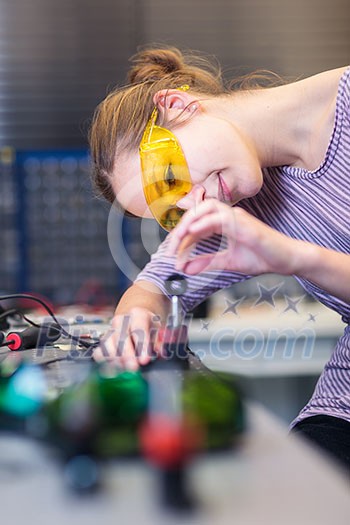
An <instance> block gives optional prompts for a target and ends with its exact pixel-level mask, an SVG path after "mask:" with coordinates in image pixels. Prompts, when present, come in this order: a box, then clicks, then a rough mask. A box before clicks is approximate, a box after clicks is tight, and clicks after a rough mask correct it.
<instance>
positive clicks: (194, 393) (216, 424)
mask: <svg viewBox="0 0 350 525" xmlns="http://www.w3.org/2000/svg"><path fill="white" fill-rule="evenodd" d="M182 401H183V411H184V413H185V414H186V415H187V416H192V417H193V418H195V419H196V420H197V421H198V422H199V424H200V425H201V426H202V428H203V429H204V431H205V446H206V448H208V449H219V448H223V447H229V446H232V445H233V444H234V441H235V439H236V438H237V436H238V435H239V434H240V433H241V432H242V431H243V427H244V421H243V406H242V401H241V396H240V393H239V391H238V390H237V387H236V385H235V382H234V379H233V377H232V376H231V375H230V374H224V373H221V374H218V373H216V374H215V375H214V374H212V373H210V372H209V373H208V374H206V375H204V374H202V373H201V374H198V373H193V372H192V373H191V372H190V373H188V374H187V375H185V376H184V380H183V388H182Z"/></svg>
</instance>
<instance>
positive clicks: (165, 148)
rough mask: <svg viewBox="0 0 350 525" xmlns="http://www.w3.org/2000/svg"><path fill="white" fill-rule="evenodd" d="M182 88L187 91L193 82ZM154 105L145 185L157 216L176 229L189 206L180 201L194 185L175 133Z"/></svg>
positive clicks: (143, 154) (145, 141)
mask: <svg viewBox="0 0 350 525" xmlns="http://www.w3.org/2000/svg"><path fill="white" fill-rule="evenodd" d="M179 89H181V90H183V91H186V90H187V89H189V86H187V85H186V86H181V87H180V88H179ZM157 117H158V109H157V107H155V108H154V110H153V112H152V115H151V117H150V119H149V121H148V122H147V125H146V128H145V131H144V133H143V136H142V139H141V142H140V148H139V153H140V160H141V172H142V185H143V192H144V194H145V198H146V202H147V204H148V206H149V209H150V210H151V213H152V215H153V217H154V218H155V219H156V220H157V222H158V223H159V224H160V225H161V226H162V227H163V228H164V229H165V230H167V231H170V230H171V229H173V228H174V227H175V226H176V225H177V223H178V222H179V220H180V219H181V217H182V215H183V214H184V211H185V210H182V209H180V208H178V207H177V205H176V203H177V201H179V200H180V199H181V198H182V197H184V196H185V195H186V194H187V193H189V191H191V188H192V182H191V177H190V172H189V169H188V166H187V162H186V159H185V155H184V153H183V151H182V149H181V146H180V144H179V142H178V140H177V138H176V137H175V135H174V134H173V133H172V132H171V131H169V130H168V129H166V128H162V127H161V126H157V125H156V121H157Z"/></svg>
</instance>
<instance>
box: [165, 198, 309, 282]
mask: <svg viewBox="0 0 350 525" xmlns="http://www.w3.org/2000/svg"><path fill="white" fill-rule="evenodd" d="M213 234H222V235H224V236H225V237H226V238H227V248H226V249H225V250H222V251H219V252H215V253H209V254H204V255H197V256H191V251H192V250H193V247H194V245H195V243H197V242H198V241H200V240H201V239H205V238H208V237H210V236H211V235H213ZM301 242H302V241H298V240H295V239H291V238H289V237H287V236H286V235H283V234H282V233H279V232H277V231H276V230H274V229H272V228H270V227H269V226H267V225H266V224H264V223H263V222H261V221H260V220H258V219H256V218H255V217H253V216H252V215H250V214H249V213H247V212H246V211H245V210H243V209H242V208H240V207H238V206H235V207H233V208H232V207H230V206H228V205H227V204H224V203H222V202H220V201H218V200H216V199H208V200H205V201H203V202H201V203H200V204H198V205H197V206H196V207H195V208H194V209H191V210H189V211H187V212H186V213H185V215H184V216H183V218H182V219H181V222H180V223H179V225H178V226H177V227H176V228H175V229H174V230H173V231H172V232H171V234H170V239H169V248H168V255H177V263H176V269H177V270H179V271H183V272H185V273H187V274H197V273H199V272H202V271H208V270H232V271H237V272H242V273H245V274H247V275H258V274H263V273H279V274H283V275H291V274H294V273H296V270H297V261H298V251H299V250H300V244H301Z"/></svg>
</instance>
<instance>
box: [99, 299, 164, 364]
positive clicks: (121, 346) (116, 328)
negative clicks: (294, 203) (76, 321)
mask: <svg viewBox="0 0 350 525" xmlns="http://www.w3.org/2000/svg"><path fill="white" fill-rule="evenodd" d="M134 310H135V311H133V310H132V311H131V312H130V314H128V315H124V316H121V315H118V316H115V317H114V319H113V321H112V326H111V329H110V330H109V331H108V332H107V334H106V335H105V337H104V338H103V339H102V340H101V343H100V345H99V347H98V348H96V349H95V351H94V354H93V357H94V359H95V360H96V361H110V362H113V363H114V364H116V365H117V366H120V367H122V368H127V369H128V370H136V369H137V368H138V367H139V364H147V363H148V362H149V361H150V359H151V357H152V353H153V351H154V345H153V341H154V339H155V335H156V331H157V329H158V328H159V327H158V326H156V324H155V323H154V320H155V319H157V320H158V319H159V318H157V317H156V316H155V315H154V314H153V313H152V312H149V311H147V310H144V309H140V308H137V309H134Z"/></svg>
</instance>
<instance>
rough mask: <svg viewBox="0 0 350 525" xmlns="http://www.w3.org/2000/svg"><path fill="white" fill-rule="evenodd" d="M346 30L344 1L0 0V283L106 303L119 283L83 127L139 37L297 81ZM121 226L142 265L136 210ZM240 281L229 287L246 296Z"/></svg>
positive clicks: (118, 80)
mask: <svg viewBox="0 0 350 525" xmlns="http://www.w3.org/2000/svg"><path fill="white" fill-rule="evenodd" d="M349 27H350V9H349V4H348V1H347V0H308V1H307V2H305V1H302V0H294V2H290V1H289V0H230V1H228V0H217V1H216V2H212V1H208V0H186V2H185V1H183V0H178V1H177V2H171V1H168V0H165V1H164V0H162V1H160V0H60V1H59V2H58V1H56V0H31V1H30V2H27V1H25V0H11V1H8V0H0V182H1V186H0V190H1V191H0V221H1V228H0V241H1V255H0V261H1V271H0V290H1V291H2V292H16V291H30V292H35V293H41V294H43V295H45V296H46V297H48V298H50V299H51V300H52V301H53V302H54V303H57V304H67V303H74V302H77V301H78V302H79V301H80V300H81V301H83V302H84V301H85V302H86V301H87V302H89V301H92V302H97V303H98V302H100V303H104V302H110V303H112V302H115V300H116V299H117V298H118V297H119V295H120V294H121V293H122V291H123V290H124V289H125V287H126V286H127V285H128V283H129V280H128V277H130V276H127V277H126V276H125V275H124V273H123V272H122V271H121V270H120V269H119V268H118V267H117V265H116V263H115V261H114V259H113V256H112V255H111V252H110V248H109V246H108V241H107V219H108V213H109V209H110V208H109V205H107V204H105V203H104V202H102V201H101V200H99V199H97V198H96V197H95V196H94V194H93V190H92V188H91V184H90V179H89V176H90V173H89V172H90V165H89V158H88V152H87V139H86V137H87V129H88V126H89V122H90V119H91V116H92V113H93V110H94V108H95V107H96V105H97V104H98V103H99V101H101V100H102V99H103V98H104V97H105V95H106V93H107V92H108V90H109V89H110V88H111V87H113V86H115V85H117V84H122V83H123V82H124V80H125V75H126V71H127V69H128V59H129V57H130V56H131V55H132V54H133V53H135V51H136V49H137V47H138V46H139V45H142V44H146V43H152V42H158V43H166V44H172V45H176V46H179V47H181V48H186V49H194V50H198V51H200V52H203V53H208V54H210V55H214V56H216V57H217V58H218V59H219V61H220V62H221V64H222V66H223V71H224V74H225V76H226V78H231V77H232V76H233V75H234V74H235V73H240V74H241V73H242V72H243V73H244V72H249V71H252V70H255V69H257V68H264V69H270V70H273V71H275V72H277V73H279V74H281V75H284V76H287V77H288V78H297V77H298V78H299V77H303V76H307V75H310V74H313V73H317V72H319V71H322V70H324V69H328V68H329V69H331V68H335V67H339V66H343V65H345V64H347V63H348V61H349V51H350V31H349ZM122 233H123V237H124V239H123V242H124V244H125V245H126V246H127V250H128V252H129V253H130V257H131V258H132V260H133V261H135V262H136V266H137V267H139V268H141V267H142V266H143V265H144V263H145V262H146V261H147V260H148V258H149V254H148V253H147V250H145V249H144V246H143V245H142V243H141V242H140V236H139V225H138V221H130V220H129V221H124V224H123V226H122ZM118 242H119V241H118ZM114 249H115V250H118V246H116V247H115V248H114ZM268 279H269V280H268V282H269V283H271V282H273V280H272V281H271V279H272V278H271V276H270V277H269V278H268ZM242 286H244V288H243V289H238V291H237V290H236V292H233V293H234V294H238V295H240V296H241V295H245V296H248V297H249V295H252V294H254V293H256V286H254V287H252V286H251V285H250V284H249V283H246V284H244V285H242ZM249 287H250V288H249ZM285 287H287V289H288V293H289V294H293V293H296V294H298V293H301V292H300V290H299V289H298V286H297V285H296V284H294V281H293V282H289V281H288V280H286V282H285ZM280 291H281V290H280Z"/></svg>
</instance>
